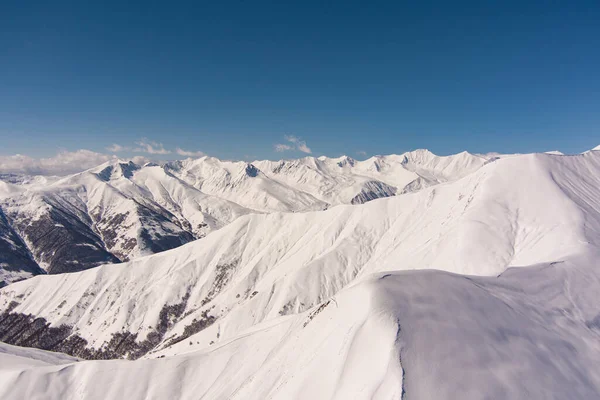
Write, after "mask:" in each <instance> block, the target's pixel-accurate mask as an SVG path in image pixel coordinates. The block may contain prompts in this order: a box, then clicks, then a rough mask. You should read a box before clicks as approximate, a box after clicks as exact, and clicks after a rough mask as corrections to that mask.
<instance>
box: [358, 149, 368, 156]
mask: <svg viewBox="0 0 600 400" xmlns="http://www.w3.org/2000/svg"><path fill="white" fill-rule="evenodd" d="M356 154H358V155H359V156H366V155H367V152H366V151H363V150H359V151H357V152H356Z"/></svg>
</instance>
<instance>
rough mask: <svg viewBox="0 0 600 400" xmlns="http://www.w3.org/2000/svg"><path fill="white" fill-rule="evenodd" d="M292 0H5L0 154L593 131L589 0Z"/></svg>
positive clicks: (591, 135) (224, 151)
mask: <svg viewBox="0 0 600 400" xmlns="http://www.w3.org/2000/svg"><path fill="white" fill-rule="evenodd" d="M88 3H96V4H88ZM285 3H288V4H285ZM290 3H291V2H272V3H271V2H269V3H266V2H265V3H261V2H257V1H256V2H211V3H209V2H188V3H178V2H164V1H163V2H148V1H146V2H143V3H141V2H140V3H135V2H108V1H106V2H81V1H79V2H61V1H58V2H39V3H36V2H13V1H8V2H6V1H5V2H2V5H0V14H2V23H1V24H0V49H1V51H0V138H1V139H2V146H1V148H0V155H2V156H7V155H13V154H16V153H19V154H26V155H29V156H31V157H49V156H52V155H54V154H56V153H57V152H58V151H76V150H78V149H88V150H91V151H94V152H99V153H112V152H111V151H110V150H107V148H111V149H112V150H115V149H116V148H114V147H111V146H113V145H114V144H116V145H118V146H120V147H121V148H122V149H123V151H120V152H116V153H118V154H119V155H120V156H122V157H130V156H133V155H136V154H138V155H139V154H147V151H146V152H145V150H149V149H152V150H157V149H158V150H160V149H161V148H164V152H163V153H166V154H156V152H155V154H153V155H152V156H153V157H157V158H181V156H180V155H179V154H177V153H176V149H177V148H180V149H181V150H182V151H181V152H182V153H190V154H191V153H193V152H203V153H207V154H209V155H214V156H217V157H221V158H230V159H231V158H234V159H244V158H252V159H253V158H271V159H278V158H290V157H298V156H302V155H305V154H307V153H306V152H302V151H300V150H310V151H311V154H313V155H323V154H324V155H328V156H338V155H341V154H348V155H351V156H354V157H357V158H363V157H365V156H369V155H373V154H388V153H400V152H403V151H407V150H411V149H416V148H428V149H430V150H431V151H433V152H434V153H437V154H451V153H456V152H460V151H463V150H468V151H470V152H491V151H497V152H532V151H546V150H555V149H556V150H560V151H563V152H565V153H576V152H581V151H584V150H587V149H589V148H591V147H594V146H596V145H598V144H600V130H599V127H600V73H599V71H600V24H599V23H598V21H600V3H598V2H597V1H595V2H583V1H574V2H553V1H550V2H549V1H544V2H535V1H529V2H511V1H504V2H481V1H477V2H445V1H443V2H419V4H411V3H417V2H410V3H409V2H385V3H383V2H381V3H380V2H362V3H358V2H349V1H344V2H335V1H333V2H308V1H306V2H295V3H296V4H290ZM483 3H486V4H483ZM286 135H287V139H286ZM290 139H292V140H290ZM161 144H162V147H161ZM278 144H280V145H286V146H288V147H289V149H286V148H285V147H281V146H280V147H276V146H277V145H278ZM302 144H304V147H302ZM148 145H150V146H151V147H150V148H149V147H147V146H148ZM144 149H145V150H144ZM277 149H279V150H284V151H277ZM160 152H161V151H159V153H160Z"/></svg>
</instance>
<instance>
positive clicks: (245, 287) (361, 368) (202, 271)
mask: <svg viewBox="0 0 600 400" xmlns="http://www.w3.org/2000/svg"><path fill="white" fill-rule="evenodd" d="M287 163H288V162H279V163H271V162H255V163H252V164H250V165H249V164H245V163H238V164H236V163H224V162H220V161H218V160H214V159H200V160H195V161H191V160H188V161H183V162H179V163H174V164H170V165H167V166H165V168H162V169H161V168H157V170H160V171H163V172H165V171H166V172H165V174H167V175H168V174H170V175H169V176H172V177H174V178H176V179H178V180H180V181H183V182H185V183H186V184H187V185H189V186H190V187H193V188H195V189H196V190H200V191H202V193H207V194H208V195H210V196H215V197H217V196H218V198H227V199H229V197H231V198H233V197H234V194H236V193H243V195H242V197H243V198H244V199H245V200H247V201H249V200H248V199H249V198H250V199H252V201H253V202H254V204H255V205H256V204H261V205H262V206H261V207H257V206H255V207H252V209H254V210H262V211H271V212H270V213H267V214H256V213H250V214H247V215H244V216H241V217H239V218H237V219H235V220H234V221H233V222H231V223H229V224H228V225H226V226H225V227H223V228H221V229H219V230H216V231H214V232H213V233H211V234H210V235H207V236H205V237H203V238H201V239H199V240H196V241H193V242H191V243H188V244H185V245H183V246H181V247H179V248H176V249H172V250H169V251H165V252H162V253H160V254H155V255H151V256H147V257H142V258H136V259H134V260H133V261H130V262H128V263H123V264H112V265H104V266H100V267H97V268H93V269H89V270H86V271H82V272H77V273H71V274H60V275H44V276H37V277H35V278H32V279H28V280H26V281H22V282H18V283H13V284H11V285H9V286H7V287H5V288H3V289H0V311H2V312H3V314H2V316H1V317H0V340H2V341H5V342H7V343H10V344H17V345H22V346H29V347H37V348H40V349H45V350H54V351H60V352H63V353H67V354H70V355H72V356H76V357H80V358H85V359H106V358H114V359H117V358H130V359H138V360H136V361H125V360H113V361H109V362H98V361H70V362H69V361H67V364H63V360H62V359H61V360H58V361H53V360H51V359H48V361H47V362H46V365H38V364H37V361H36V360H37V359H39V357H42V353H37V352H32V353H31V354H21V353H19V354H17V353H18V351H20V350H19V349H18V348H17V349H15V348H13V347H10V346H9V347H6V348H5V349H4V348H3V350H2V351H1V352H0V358H2V360H3V362H2V363H1V364H2V365H6V367H4V368H2V369H0V381H1V382H2V383H3V385H1V386H0V396H2V397H3V398H4V397H6V398H20V397H21V398H22V397H23V396H25V397H27V395H28V394H30V393H37V391H38V390H42V389H43V390H44V393H45V395H46V396H47V397H48V398H67V399H71V398H72V399H75V398H79V397H85V398H106V397H110V398H165V397H169V398H173V397H175V398H206V399H215V398H217V399H221V398H222V399H231V398H240V399H242V398H243V399H248V398H250V399H252V398H255V399H265V398H278V399H289V398H302V399H305V398H311V399H312V398H327V399H333V398H340V399H343V398H365V399H367V398H378V399H390V398H398V399H400V398H402V399H452V398H461V399H480V398H511V399H531V398H535V399H563V398H570V399H589V398H597V397H599V396H600V374H599V373H598V372H597V371H600V347H599V346H598V345H597V343H598V339H599V337H600V336H599V335H600V322H599V321H600V307H599V306H598V305H597V299H596V297H597V296H596V294H597V293H598V291H599V290H600V270H599V269H598V268H597V267H598V265H599V264H598V260H599V259H600V258H599V257H600V152H597V151H590V152H587V153H585V154H581V155H575V156H563V155H554V154H529V155H515V156H506V157H499V158H486V157H477V156H471V155H468V154H465V153H463V154H461V155H457V156H455V158H439V157H435V156H433V155H430V153H427V152H415V153H411V154H407V155H403V156H388V157H381V158H373V159H369V160H367V161H363V162H360V163H359V162H356V161H353V160H350V159H348V158H343V159H337V160H334V159H314V158H313V159H302V160H295V161H292V162H290V163H292V165H293V166H292V167H289V168H288V167H286V165H288V164H287ZM223 165H224V166H223ZM278 165H279V166H281V167H280V169H279V170H278V168H279V167H278ZM304 166H306V168H304ZM336 168H338V169H336ZM142 170H143V169H142ZM208 170H210V171H211V172H206V171H208ZM224 170H226V171H227V172H223V171H224ZM288 170H289V171H288ZM203 171H204V172H203ZM218 171H221V172H218ZM285 171H288V172H285ZM298 171H300V172H298ZM336 171H340V172H339V174H337V172H336ZM386 171H387V172H386ZM96 173H97V172H96ZM218 173H220V175H218V176H220V177H221V180H222V181H223V182H225V183H223V185H221V186H220V185H219V184H218V183H219V180H211V178H210V177H211V176H213V175H215V174H218ZM112 174H113V173H112V172H111V174H110V176H111V177H112ZM137 174H139V171H138V172H136V173H135V174H134V178H133V181H136V179H137V178H135V177H137V176H138V175H137ZM244 174H245V176H247V177H248V178H245V177H244ZM369 174H373V175H369ZM377 174H380V175H377ZM413 174H414V175H413ZM386 175H389V176H387V177H386ZM375 176H377V179H376V180H377V181H378V182H381V183H383V184H385V185H387V186H389V187H393V188H395V189H396V192H395V193H397V194H400V193H403V194H401V195H397V196H394V197H388V198H381V199H377V200H376V201H371V202H368V203H366V204H357V205H339V206H337V207H330V208H329V209H327V210H319V211H306V210H307V209H308V210H310V209H311V208H312V207H315V208H319V207H317V205H320V204H328V205H334V204H339V203H345V204H352V203H356V202H353V201H352V199H354V198H355V197H356V195H354V196H352V195H351V193H350V190H348V189H347V188H352V191H353V192H354V191H355V190H356V189H358V188H359V187H364V186H361V184H363V183H364V182H369V181H373V180H375ZM256 177H258V178H259V180H258V181H257V186H253V183H248V182H250V178H256ZM342 177H343V178H342ZM73 179H77V178H74V177H70V178H67V181H59V182H57V183H58V184H59V186H62V185H67V186H68V185H70V184H67V182H72V180H73ZM319 179H320V180H319ZM344 179H346V180H344ZM362 179H364V180H362ZM151 180H152V181H154V180H155V178H153V179H151ZM61 182H62V183H61ZM138 182H139V181H138ZM273 182H277V184H273ZM294 182H295V183H294ZM315 182H316V183H315ZM267 183H268V186H269V188H271V189H272V188H277V190H273V191H272V192H269V193H268V194H264V193H262V192H260V190H258V189H257V188H260V187H262V186H263V185H267ZM403 184H404V185H403ZM127 185H129V184H127ZM140 185H141V184H138V186H139V187H143V185H141V186H140ZM279 185H281V186H279ZM336 185H337V186H336ZM407 185H408V186H409V188H413V190H414V189H418V190H416V191H414V192H412V193H411V191H413V190H404V189H405V188H406V187H407ZM125 186H126V185H123V187H122V188H120V190H122V191H124V192H126V193H128V192H127V190H125V189H124V187H125ZM281 188H292V189H293V190H296V191H297V193H304V194H307V195H310V196H312V198H314V199H316V201H317V202H321V203H312V205H310V206H308V205H307V208H302V206H301V205H303V204H305V202H307V201H308V199H309V197H304V196H297V197H293V195H291V194H290V193H289V192H287V191H286V190H287V189H281ZM148 190H150V189H148ZM280 190H281V191H280ZM343 190H348V193H350V194H344V195H343V196H342V195H340V193H341V192H342V191H343ZM361 190H362V189H361ZM281 193H285V196H287V197H282V198H281V199H279V201H276V200H272V199H273V198H274V197H275V195H276V194H281ZM358 193H360V191H359V192H356V194H358ZM365 197H367V198H368V197H369V196H365ZM381 197H385V196H381ZM289 199H294V202H293V204H294V205H295V206H296V207H298V208H296V209H292V211H304V212H294V213H290V212H272V211H273V210H277V209H278V207H283V206H284V205H285V204H287V205H290V202H287V203H286V202H285V200H289ZM236 203H237V202H236ZM86 204H88V203H86ZM237 204H241V203H237ZM306 204H308V203H306ZM267 205H269V207H272V208H270V209H269V208H267ZM248 208H250V207H248ZM286 211H290V210H289V209H288V210H286ZM431 269H435V270H437V271H432V270H431ZM44 354H45V353H44ZM16 358H18V361H15V359H16ZM199 377H200V378H199ZM132 382H135V384H132Z"/></svg>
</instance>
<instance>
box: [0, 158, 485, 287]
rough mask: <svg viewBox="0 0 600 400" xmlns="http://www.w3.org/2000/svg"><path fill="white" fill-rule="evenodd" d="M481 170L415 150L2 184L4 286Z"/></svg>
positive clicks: (108, 170)
mask: <svg viewBox="0 0 600 400" xmlns="http://www.w3.org/2000/svg"><path fill="white" fill-rule="evenodd" d="M486 160H487V159H486V158H485V157H481V156H474V155H471V154H468V153H461V154H457V155H454V156H448V157H439V156H436V155H434V154H432V153H431V152H428V151H426V150H418V151H415V152H411V153H405V154H403V155H400V156H395V155H392V156H378V157H373V158H370V159H368V160H366V161H362V162H359V161H355V160H352V159H351V158H349V157H341V158H337V159H330V158H326V157H319V158H313V157H307V158H303V159H299V160H290V161H279V162H271V161H256V162H254V163H246V162H230V161H221V160H218V159H216V158H211V157H203V158H200V159H188V160H184V161H176V162H170V163H166V164H164V165H160V166H159V165H156V164H147V165H144V166H139V165H136V164H134V163H132V162H122V161H113V162H107V163H105V164H103V165H100V166H98V167H96V168H92V169H90V170H88V171H85V172H82V173H79V174H75V175H72V176H67V177H64V178H56V177H52V178H43V177H31V176H16V175H3V176H1V177H0V178H2V179H3V180H2V181H0V185H2V186H1V187H0V211H1V212H2V214H3V215H5V218H4V219H3V220H2V221H3V225H0V234H2V236H1V237H2V238H8V237H9V236H10V237H13V236H14V237H16V238H17V239H16V242H14V243H16V244H15V245H14V246H12V245H11V244H10V243H12V242H7V241H3V242H4V243H9V245H6V246H5V248H6V249H7V250H6V253H5V254H6V255H5V256H4V258H5V260H4V261H3V262H2V264H1V265H0V271H1V272H0V273H1V274H2V276H1V279H2V282H5V283H8V282H12V281H15V280H19V279H23V278H26V277H30V276H32V275H35V274H37V273H41V272H43V271H45V272H48V273H62V272H73V271H80V270H84V269H88V268H92V267H95V266H98V265H101V264H106V263H115V262H120V261H128V260H132V259H134V258H136V257H139V256H143V255H147V254H153V253H157V252H160V251H164V250H168V249H172V248H175V247H178V246H180V245H182V244H185V243H188V242H190V241H192V240H194V239H197V238H201V237H203V236H205V235H207V234H208V233H210V232H212V231H214V230H216V229H219V228H222V227H223V226H225V225H227V224H229V223H230V222H231V221H233V220H235V219H236V218H237V217H239V216H241V215H245V214H248V213H262V212H276V211H284V212H290V211H294V212H298V211H311V210H323V209H326V208H329V207H331V206H334V205H338V204H361V203H364V202H367V201H370V200H373V199H376V198H381V197H389V196H393V195H395V194H401V193H406V192H410V191H416V190H420V189H422V188H424V187H428V186H431V185H435V184H438V183H441V182H446V181H451V180H455V179H458V178H460V177H462V176H465V175H467V174H469V173H470V172H473V171H474V170H476V169H478V168H480V167H481V166H482V165H483V164H484V163H485V162H486ZM11 240H12V239H11ZM0 246H2V243H0ZM12 253H14V254H12Z"/></svg>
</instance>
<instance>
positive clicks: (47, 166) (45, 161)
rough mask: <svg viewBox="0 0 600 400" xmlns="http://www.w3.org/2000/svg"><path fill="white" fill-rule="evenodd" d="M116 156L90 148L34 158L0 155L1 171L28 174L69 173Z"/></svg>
mask: <svg viewBox="0 0 600 400" xmlns="http://www.w3.org/2000/svg"><path fill="white" fill-rule="evenodd" d="M112 159H114V156H110V155H107V154H102V153H96V152H93V151H90V150H85V149H81V150H76V151H61V152H60V153H58V154H57V155H56V156H54V157H49V158H33V157H29V156H25V155H21V154H16V155H14V156H0V172H2V173H13V174H28V175H58V176H61V175H69V174H74V173H77V172H81V171H84V170H86V169H89V168H93V167H95V166H97V165H99V164H102V163H104V162H106V161H109V160H112Z"/></svg>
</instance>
